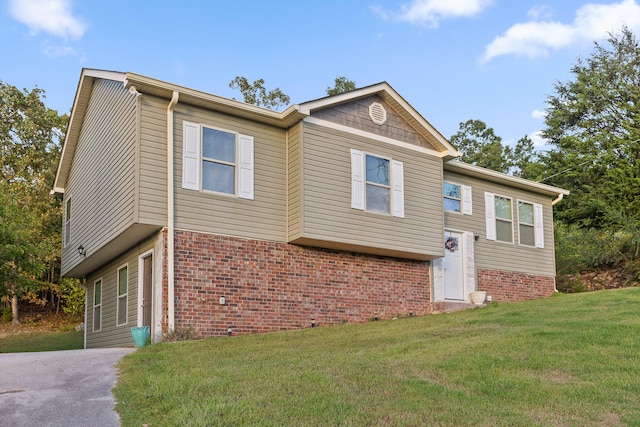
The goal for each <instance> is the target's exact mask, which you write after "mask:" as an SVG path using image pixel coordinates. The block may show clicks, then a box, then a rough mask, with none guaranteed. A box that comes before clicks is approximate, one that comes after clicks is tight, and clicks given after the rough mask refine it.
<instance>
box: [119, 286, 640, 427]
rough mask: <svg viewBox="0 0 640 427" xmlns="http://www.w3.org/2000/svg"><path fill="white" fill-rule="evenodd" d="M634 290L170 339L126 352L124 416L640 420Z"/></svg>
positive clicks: (201, 422) (172, 420) (216, 421)
mask: <svg viewBox="0 0 640 427" xmlns="http://www.w3.org/2000/svg"><path fill="white" fill-rule="evenodd" d="M638 307H640V289H639V288H632V289H624V290H615V291H600V292H594V293H585V294H573V295H557V296H555V297H553V298H549V299H545V300H537V301H530V302H524V303H501V304H493V305H490V306H489V307H486V308H482V309H474V310H468V311H464V312H458V313H452V314H441V315H434V316H426V317H422V318H408V319H399V320H394V321H385V322H373V323H368V324H350V325H342V326H333V327H319V328H314V329H306V330H303V331H296V332H285V333H274V334H266V335H251V336H239V337H231V338H229V337H220V338H210V339H206V340H200V341H189V342H184V343H164V344H156V345H153V346H150V347H145V348H142V349H140V350H138V351H136V352H135V353H133V354H131V355H129V356H127V357H125V359H123V361H122V363H121V365H120V368H121V370H120V377H119V380H118V383H117V386H116V388H115V390H114V394H115V396H116V400H117V404H116V410H117V411H118V412H119V414H120V417H121V422H122V425H124V426H140V425H143V424H148V425H150V426H180V425H189V426H210V425H260V426H281V425H282V426H286V425H295V426H301V425H304V426H307V425H313V426H338V425H345V426H355V425H358V426H359V425H377V426H378V425H380V426H383V425H390V426H396V425H439V426H449V425H460V426H464V425H469V426H499V425H505V426H507V425H508V426H621V425H640V339H639V338H640V337H639V335H640V310H639V309H638Z"/></svg>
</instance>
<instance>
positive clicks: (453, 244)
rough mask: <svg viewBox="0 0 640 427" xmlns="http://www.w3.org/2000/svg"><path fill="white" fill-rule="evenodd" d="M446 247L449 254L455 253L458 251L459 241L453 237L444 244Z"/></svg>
mask: <svg viewBox="0 0 640 427" xmlns="http://www.w3.org/2000/svg"><path fill="white" fill-rule="evenodd" d="M444 247H445V248H447V250H448V251H449V252H455V251H456V249H458V239H456V238H455V237H453V236H449V237H447V240H445V242H444Z"/></svg>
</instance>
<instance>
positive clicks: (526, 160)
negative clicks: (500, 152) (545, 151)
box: [504, 135, 546, 181]
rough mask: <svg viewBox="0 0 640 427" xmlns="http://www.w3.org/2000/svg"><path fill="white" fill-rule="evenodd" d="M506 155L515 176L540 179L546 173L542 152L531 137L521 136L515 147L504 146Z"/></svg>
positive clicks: (534, 179) (511, 172)
mask: <svg viewBox="0 0 640 427" xmlns="http://www.w3.org/2000/svg"><path fill="white" fill-rule="evenodd" d="M504 157H505V158H506V160H507V162H508V164H509V173H510V174H511V175H513V176H517V177H520V178H524V179H529V180H532V181H539V180H540V179H542V178H543V175H544V174H545V173H546V170H545V167H544V165H543V164H542V163H541V162H540V154H539V153H538V151H537V150H536V148H535V146H534V144H533V141H532V140H531V138H529V137H528V136H526V135H525V136H523V137H522V138H520V139H519V140H518V142H517V143H516V145H515V146H514V147H513V148H511V147H509V146H506V147H504Z"/></svg>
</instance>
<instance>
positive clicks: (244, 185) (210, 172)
mask: <svg viewBox="0 0 640 427" xmlns="http://www.w3.org/2000/svg"><path fill="white" fill-rule="evenodd" d="M253 145H254V141H253V137H251V136H247V135H241V134H239V133H235V132H229V131H225V130H221V129H215V128H212V127H208V126H204V125H200V124H198V123H191V122H184V125H183V150H182V153H183V154H182V187H183V188H186V189H189V190H203V191H212V192H216V193H222V194H230V195H235V196H237V197H239V198H243V199H253V198H254V194H253V181H254V171H253V169H254V153H253V150H254V147H253Z"/></svg>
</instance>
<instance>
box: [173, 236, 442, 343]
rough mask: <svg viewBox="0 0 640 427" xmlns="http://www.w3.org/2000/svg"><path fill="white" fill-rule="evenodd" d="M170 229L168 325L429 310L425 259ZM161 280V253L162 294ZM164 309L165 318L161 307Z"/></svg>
mask: <svg viewBox="0 0 640 427" xmlns="http://www.w3.org/2000/svg"><path fill="white" fill-rule="evenodd" d="M165 236H166V234H165ZM175 236H176V237H175V307H176V308H175V328H176V330H179V329H181V328H186V327H192V328H193V330H194V333H195V336H196V337H206V336H215V335H225V334H227V329H228V328H231V330H232V332H233V334H234V335H237V334H244V333H256V332H271V331H280V330H290V329H300V328H305V327H309V326H311V323H312V322H315V324H316V325H327V324H338V323H344V322H364V321H367V320H373V319H374V318H376V317H377V318H378V319H389V318H392V317H395V316H410V315H416V316H420V315H424V314H428V313H430V312H431V303H430V297H431V295H430V283H429V263H428V262H421V261H413V260H405V259H397V258H388V257H380V256H374V255H365V254H357V253H350V252H343V251H332V250H325V249H319V248H310V247H303V246H296V245H289V244H283V243H273V242H264V241H256V240H245V239H238V238H233V237H225V236H219V235H211V234H203V233H193V232H186V231H176V235H175ZM165 242H166V239H165ZM166 286H167V280H166V257H165V280H164V281H163V288H164V289H163V293H164V294H165V295H166V292H167V288H166ZM220 297H224V298H225V303H224V305H221V304H220ZM163 312H164V313H165V316H164V318H165V319H166V306H164V307H163Z"/></svg>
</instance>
